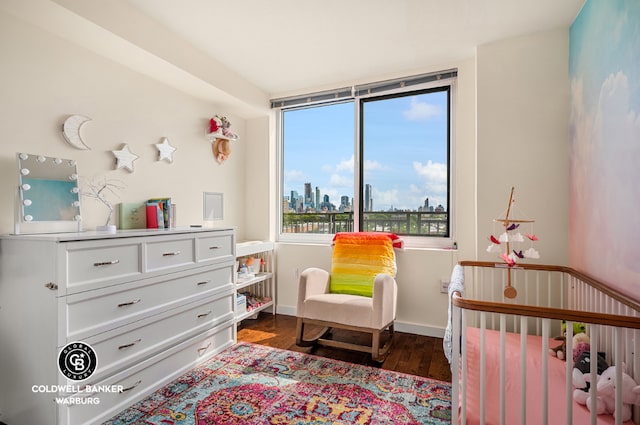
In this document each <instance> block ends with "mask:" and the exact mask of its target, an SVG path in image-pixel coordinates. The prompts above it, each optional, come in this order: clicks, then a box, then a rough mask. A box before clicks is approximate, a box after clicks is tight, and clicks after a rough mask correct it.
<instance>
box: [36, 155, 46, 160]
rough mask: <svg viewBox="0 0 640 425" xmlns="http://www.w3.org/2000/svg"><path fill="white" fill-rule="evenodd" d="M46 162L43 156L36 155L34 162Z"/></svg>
mask: <svg viewBox="0 0 640 425" xmlns="http://www.w3.org/2000/svg"><path fill="white" fill-rule="evenodd" d="M46 160H47V158H45V157H44V156H42V155H38V156H37V157H36V161H38V162H45V161H46Z"/></svg>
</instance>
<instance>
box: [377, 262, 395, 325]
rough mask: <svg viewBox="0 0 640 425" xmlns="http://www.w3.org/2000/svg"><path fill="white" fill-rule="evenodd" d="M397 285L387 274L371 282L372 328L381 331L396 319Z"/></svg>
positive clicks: (379, 275) (378, 276)
mask: <svg viewBox="0 0 640 425" xmlns="http://www.w3.org/2000/svg"><path fill="white" fill-rule="evenodd" d="M397 298H398V285H397V284H396V280H395V279H394V278H393V277H391V276H389V275H388V274H384V273H380V274H378V275H377V276H376V278H375V280H374V281H373V327H375V328H378V329H381V328H382V327H383V326H386V325H388V324H389V323H391V322H392V321H394V320H395V318H396V304H397Z"/></svg>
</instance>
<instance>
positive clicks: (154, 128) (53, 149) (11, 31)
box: [0, 13, 246, 236]
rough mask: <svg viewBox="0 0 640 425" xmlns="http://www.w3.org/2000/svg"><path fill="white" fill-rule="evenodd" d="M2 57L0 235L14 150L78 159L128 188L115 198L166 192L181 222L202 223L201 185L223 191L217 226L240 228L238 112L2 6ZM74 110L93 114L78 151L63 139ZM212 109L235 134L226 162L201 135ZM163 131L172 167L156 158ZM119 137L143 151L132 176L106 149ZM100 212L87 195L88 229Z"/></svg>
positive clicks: (13, 184)
mask: <svg viewBox="0 0 640 425" xmlns="http://www.w3.org/2000/svg"><path fill="white" fill-rule="evenodd" d="M0 57H1V58H2V66H1V67H0V93H2V95H1V96H2V97H1V99H2V100H1V101H0V128H2V133H3V137H2V139H1V140H0V164H1V167H0V196H1V197H2V199H3V200H4V202H2V203H1V204H0V232H2V233H9V232H12V231H13V194H14V191H15V188H17V168H16V159H15V154H16V152H17V151H21V152H27V153H33V154H42V155H46V156H55V157H62V158H66V159H75V160H77V163H78V168H79V173H80V176H81V180H82V179H83V178H90V177H93V176H99V177H106V178H108V179H117V180H120V181H121V182H122V183H123V184H124V185H125V186H126V188H125V189H124V190H122V191H121V192H119V193H118V195H119V198H116V197H113V198H112V199H113V201H114V202H121V201H125V202H133V201H142V200H145V199H147V198H149V197H156V196H171V197H172V199H173V201H174V202H175V203H176V204H177V221H178V225H189V224H195V223H202V192H204V191H209V192H223V193H224V194H225V199H224V201H225V203H224V206H225V211H224V216H225V219H224V221H222V222H217V223H216V224H219V225H234V226H238V229H239V233H242V232H243V229H244V208H245V197H244V191H245V184H244V183H245V166H244V156H245V149H246V148H245V145H244V144H245V143H246V131H245V121H244V119H242V118H241V117H238V116H231V115H228V114H227V113H226V111H225V110H224V109H222V108H221V107H219V106H217V105H214V104H210V103H207V102H204V101H202V100H199V99H197V98H195V97H193V96H189V95H186V94H184V93H182V92H179V91H177V90H175V89H173V88H170V87H168V86H166V85H164V84H161V83H158V82H156V81H155V80H152V79H150V78H148V77H145V76H143V75H141V74H138V73H136V72H134V71H131V70H129V69H128V68H126V67H124V66H122V65H119V64H117V63H115V62H112V61H110V60H107V59H104V58H103V57H101V56H98V55H96V54H94V53H92V52H90V51H88V50H86V49H84V48H82V47H79V46H77V45H75V44H72V43H69V42H67V41H65V40H63V39H61V38H58V37H56V36H54V35H52V34H50V33H47V32H45V31H43V30H40V29H39V28H37V27H35V26H32V25H30V24H26V23H24V22H22V21H20V20H19V19H18V18H15V17H13V16H11V15H8V14H5V13H0ZM71 114H83V115H87V116H89V117H91V118H92V121H90V122H88V123H86V124H84V126H83V127H82V131H81V134H82V137H83V139H84V141H85V142H86V143H87V144H88V145H89V146H90V147H91V148H92V149H91V150H88V151H81V150H77V149H75V148H72V147H71V146H69V145H68V144H67V143H66V142H65V141H64V139H63V137H62V134H61V125H62V122H63V121H64V119H65V118H67V117H68V116H69V115H71ZM215 114H221V115H227V116H228V118H229V120H230V121H231V123H232V130H233V131H234V132H236V133H238V134H239V136H240V140H239V141H238V142H235V143H234V144H235V146H234V147H233V150H232V154H231V157H230V159H229V160H228V161H227V162H226V163H224V164H222V165H219V164H218V163H216V162H215V160H214V158H213V155H212V153H211V145H210V143H209V142H208V141H206V140H205V138H204V132H205V128H206V125H207V123H208V119H209V118H210V117H212V116H213V115H215ZM162 137H168V138H169V140H170V143H171V144H172V145H173V146H174V147H176V148H177V150H176V152H175V153H174V162H173V163H171V164H169V163H168V162H166V161H162V162H158V161H157V158H158V153H157V150H156V148H155V146H153V144H155V143H159V142H160V141H161V138H162ZM124 142H126V143H128V144H129V147H130V149H131V151H132V152H134V153H135V154H137V155H139V156H140V158H139V159H137V160H136V161H135V162H134V167H135V171H134V172H133V173H129V172H127V171H125V170H114V164H115V159H114V156H113V154H112V153H111V151H112V150H118V149H120V148H121V145H122V143H124ZM106 211H107V210H106V209H105V208H104V207H103V206H102V205H101V204H99V203H98V202H96V201H95V200H93V199H88V198H84V199H83V217H84V227H85V229H91V228H95V226H96V225H100V224H103V223H102V221H103V220H104V219H105V217H106ZM240 236H242V235H240Z"/></svg>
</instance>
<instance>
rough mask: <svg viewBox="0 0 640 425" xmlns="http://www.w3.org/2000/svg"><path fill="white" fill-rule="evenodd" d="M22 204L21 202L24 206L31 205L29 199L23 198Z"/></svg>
mask: <svg viewBox="0 0 640 425" xmlns="http://www.w3.org/2000/svg"><path fill="white" fill-rule="evenodd" d="M22 204H23V205H24V206H25V207H28V206H30V205H31V199H25V200H24V201H22Z"/></svg>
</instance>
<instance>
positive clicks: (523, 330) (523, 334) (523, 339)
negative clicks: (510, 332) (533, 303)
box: [520, 316, 529, 425]
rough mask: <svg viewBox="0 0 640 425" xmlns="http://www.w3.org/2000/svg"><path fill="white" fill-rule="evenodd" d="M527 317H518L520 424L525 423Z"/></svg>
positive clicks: (523, 424)
mask: <svg viewBox="0 0 640 425" xmlns="http://www.w3.org/2000/svg"><path fill="white" fill-rule="evenodd" d="M528 328H529V326H528V323H527V316H520V382H521V384H520V424H521V425H525V424H526V423H527V329H528Z"/></svg>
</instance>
